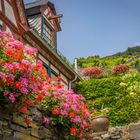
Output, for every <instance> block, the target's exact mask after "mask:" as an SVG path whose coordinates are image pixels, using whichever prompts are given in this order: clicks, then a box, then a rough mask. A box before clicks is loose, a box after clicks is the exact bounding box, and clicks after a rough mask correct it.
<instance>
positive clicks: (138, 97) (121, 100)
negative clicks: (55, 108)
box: [76, 73, 140, 126]
mask: <svg viewBox="0 0 140 140" xmlns="http://www.w3.org/2000/svg"><path fill="white" fill-rule="evenodd" d="M127 75H128V76H129V74H126V75H125V76H124V75H121V76H116V77H115V76H114V77H109V78H101V79H89V80H87V81H82V82H79V83H77V89H76V90H77V92H78V93H82V94H83V95H84V96H85V97H86V99H87V100H88V104H89V106H90V107H91V108H93V107H94V109H95V110H97V111H100V110H101V109H103V108H109V112H108V113H107V115H108V117H109V118H110V120H111V124H112V126H120V125H126V124H129V123H131V122H137V121H138V120H139V119H140V107H139V106H140V93H139V92H138V93H137V94H133V95H132V94H130V92H132V91H129V86H132V85H130V84H129V83H130V82H129V81H131V83H132V81H134V83H137V82H135V81H139V82H140V75H139V74H138V73H137V74H136V76H135V77H136V78H134V76H132V77H131V76H130V78H126V77H127ZM125 80H126V81H125ZM121 82H125V83H126V86H120V83H121ZM127 83H128V84H127Z"/></svg>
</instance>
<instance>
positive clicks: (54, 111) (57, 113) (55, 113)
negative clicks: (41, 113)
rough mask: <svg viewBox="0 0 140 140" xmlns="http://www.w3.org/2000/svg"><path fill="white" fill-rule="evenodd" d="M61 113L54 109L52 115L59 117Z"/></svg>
mask: <svg viewBox="0 0 140 140" xmlns="http://www.w3.org/2000/svg"><path fill="white" fill-rule="evenodd" d="M59 113H60V111H59V110H58V109H53V110H52V114H54V115H59Z"/></svg>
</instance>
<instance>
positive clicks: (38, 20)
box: [29, 16, 74, 70]
mask: <svg viewBox="0 0 140 140" xmlns="http://www.w3.org/2000/svg"><path fill="white" fill-rule="evenodd" d="M42 18H43V17H40V16H36V17H32V18H30V19H29V24H30V28H31V30H32V31H33V32H34V33H35V34H36V35H37V36H38V37H39V38H40V39H41V40H43V41H44V42H45V44H46V46H47V47H49V48H51V50H52V51H53V52H55V53H56V54H57V55H58V56H59V58H60V59H61V60H62V61H63V62H64V63H66V64H67V65H69V66H70V67H71V68H72V69H73V70H74V67H73V65H72V64H71V63H70V62H69V60H68V59H67V58H66V57H65V56H64V55H63V54H62V53H61V52H60V51H59V50H58V49H57V48H56V47H52V46H51V44H50V42H51V40H50V41H48V39H49V38H48V36H47V35H46V34H45V33H44V32H43V28H44V27H43V25H42V24H43V22H42V21H43V20H45V19H42ZM45 30H46V29H45Z"/></svg>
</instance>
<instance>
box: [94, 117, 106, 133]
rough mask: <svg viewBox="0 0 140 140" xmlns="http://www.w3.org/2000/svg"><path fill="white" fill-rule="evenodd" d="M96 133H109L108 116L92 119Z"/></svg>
mask: <svg viewBox="0 0 140 140" xmlns="http://www.w3.org/2000/svg"><path fill="white" fill-rule="evenodd" d="M92 126H93V131H94V132H102V131H108V128H109V118H108V117H107V116H98V117H95V118H93V119H92Z"/></svg>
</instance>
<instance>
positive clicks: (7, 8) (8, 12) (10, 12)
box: [4, 0, 17, 26]
mask: <svg viewBox="0 0 140 140" xmlns="http://www.w3.org/2000/svg"><path fill="white" fill-rule="evenodd" d="M4 5H5V14H6V16H7V17H8V18H9V20H11V21H12V22H13V23H14V24H15V25H16V26H17V23H16V18H15V15H14V11H13V8H12V7H11V5H10V4H9V3H8V2H7V1H6V0H4Z"/></svg>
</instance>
